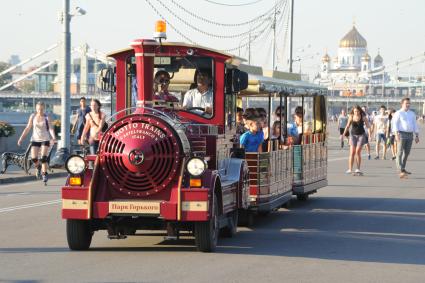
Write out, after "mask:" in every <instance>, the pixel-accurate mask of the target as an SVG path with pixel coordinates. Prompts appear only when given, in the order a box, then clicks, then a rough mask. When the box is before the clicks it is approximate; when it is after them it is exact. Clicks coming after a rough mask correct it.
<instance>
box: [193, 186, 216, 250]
mask: <svg viewBox="0 0 425 283" xmlns="http://www.w3.org/2000/svg"><path fill="white" fill-rule="evenodd" d="M212 205H213V207H212V208H211V212H212V215H211V218H210V220H208V221H205V222H197V223H195V243H196V247H197V248H198V251H201V252H213V251H214V250H215V248H216V247H217V241H218V233H219V229H218V227H219V223H218V205H217V197H216V195H215V194H213V201H212Z"/></svg>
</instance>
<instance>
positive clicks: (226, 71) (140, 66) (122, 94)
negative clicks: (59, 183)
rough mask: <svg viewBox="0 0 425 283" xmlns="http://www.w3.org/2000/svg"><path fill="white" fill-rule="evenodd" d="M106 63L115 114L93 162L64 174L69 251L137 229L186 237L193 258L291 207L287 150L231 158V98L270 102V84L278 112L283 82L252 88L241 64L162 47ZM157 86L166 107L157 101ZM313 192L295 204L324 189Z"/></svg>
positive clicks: (319, 138) (201, 51)
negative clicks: (252, 221)
mask: <svg viewBox="0 0 425 283" xmlns="http://www.w3.org/2000/svg"><path fill="white" fill-rule="evenodd" d="M160 35H161V34H160ZM110 57H113V58H114V59H115V60H116V68H115V70H114V72H113V74H112V75H111V74H109V75H110V78H115V79H114V81H115V82H116V83H114V87H116V106H115V109H116V113H115V114H114V115H113V117H112V118H111V122H109V128H108V129H107V130H106V131H105V132H104V133H103V134H102V137H101V140H100V146H99V151H98V154H97V155H87V156H85V157H80V156H78V155H73V156H71V157H70V158H69V159H68V161H67V164H66V167H67V170H68V171H69V173H70V174H69V177H68V179H67V182H66V184H65V186H64V187H63V188H62V199H63V203H62V217H63V218H64V219H66V220H67V239H68V245H69V247H70V249H73V250H85V249H88V248H89V247H90V244H91V239H92V236H93V233H94V232H95V231H98V230H107V232H108V236H109V238H112V239H114V238H115V239H120V238H125V237H126V236H127V235H134V234H135V232H136V231H137V230H140V229H166V230H167V233H168V236H169V237H176V236H178V233H179V231H190V232H193V235H194V237H195V243H196V246H197V248H198V250H200V251H204V252H209V251H213V250H214V249H215V247H216V245H217V239H218V237H219V234H222V235H227V236H233V235H234V234H235V233H236V228H237V224H238V221H239V220H241V219H239V220H238V215H241V213H242V214H243V215H242V216H246V215H247V212H250V211H256V212H260V213H263V212H264V213H267V212H269V211H271V210H273V209H276V208H279V207H280V206H281V205H283V204H284V203H285V202H287V201H288V200H289V199H290V197H291V195H292V194H293V190H292V187H293V185H294V182H293V169H292V163H293V155H292V149H285V150H277V151H276V152H269V153H246V156H244V157H243V158H237V157H240V156H239V152H238V149H237V146H236V143H237V136H236V127H235V125H236V122H235V117H236V104H237V103H238V98H239V99H240V97H241V96H243V95H244V94H245V95H249V94H252V93H253V92H256V95H258V96H261V95H263V94H265V93H268V96H270V95H269V94H270V93H271V92H272V91H271V90H268V89H267V86H269V85H270V84H271V83H272V84H274V85H275V86H277V87H278V89H275V90H273V92H274V93H280V102H281V104H282V101H287V99H288V94H289V93H290V92H291V88H290V86H291V83H290V82H287V81H284V80H274V81H273V80H272V79H270V80H264V81H262V82H259V81H258V79H259V78H258V77H257V81H255V82H254V84H258V85H259V86H258V88H253V87H252V86H251V87H249V81H248V73H247V72H244V71H242V70H240V69H241V68H240V67H241V66H240V64H241V59H240V58H238V57H235V56H233V55H230V54H226V53H223V52H219V51H216V50H212V49H209V48H203V47H199V46H194V45H189V44H182V43H168V42H161V40H145V39H142V40H136V41H134V42H132V43H131V48H128V49H124V50H121V51H118V52H115V53H112V54H110ZM158 74H160V75H158ZM250 80H251V77H250ZM260 80H261V78H260ZM164 84H168V90H167V97H164V96H160V95H158V94H156V93H155V91H158V88H161V86H163V85H164ZM196 84H197V85H198V88H197V85H196ZM202 84H203V85H204V86H206V87H205V89H204V92H202V88H200V86H201V85H202ZM250 85H251V82H250ZM298 85H300V83H298ZM265 86H266V87H265ZM279 86H281V88H280V89H279ZM107 87H111V85H107ZM292 87H293V89H296V88H297V84H296V83H295V86H294V84H292ZM250 88H251V90H250ZM307 88H310V89H311V90H312V91H311V92H310V91H309V92H308V94H313V92H314V94H315V95H316V96H317V97H319V96H318V92H319V93H320V92H322V91H323V89H321V88H317V87H315V86H313V85H310V84H307V87H306V84H305V85H303V89H307ZM252 89H255V90H254V91H252ZM282 95H283V97H282ZM169 97H171V98H169ZM319 100H320V99H319ZM319 100H317V101H319ZM314 101H316V97H315V98H314ZM320 101H321V100H320ZM319 108H320V107H319ZM319 108H317V109H319ZM322 114H323V113H322ZM285 121H286V120H285ZM320 122H321V129H320V130H319V131H315V132H314V133H313V135H312V138H311V140H313V139H315V140H316V142H318V143H319V142H320V143H322V144H323V146H325V142H324V129H325V118H324V117H322V120H321V121H320ZM314 124H315V125H316V124H318V123H317V121H316V122H315V123H314ZM319 155H320V154H319ZM324 158H325V157H324ZM266 159H267V161H266ZM90 163H91V165H90ZM268 164H273V168H272V167H270V168H267V166H268ZM274 164H281V165H276V166H275V165H274ZM283 164H285V165H284V166H283ZM318 164H319V163H318ZM320 164H321V163H320ZM323 164H324V163H323ZM323 164H322V165H323ZM279 170H280V172H278V171H279ZM325 175H326V174H324V176H322V177H323V178H322V179H321V180H322V181H323V179H326V176H325ZM319 179H320V178H319ZM265 181H267V182H268V183H267V182H265ZM316 181H318V180H316ZM311 183H313V185H312V186H311V184H310V189H309V190H308V191H304V190H303V188H301V193H302V194H305V195H308V194H309V193H312V192H314V191H315V190H316V189H317V188H319V187H321V186H323V185H325V184H324V183H323V182H322V183H320V182H319V183H320V184H319V183H317V184H319V185H316V186H314V183H315V182H313V180H312V182H311ZM298 187H299V183H298ZM298 194H299V193H298ZM248 214H249V213H248Z"/></svg>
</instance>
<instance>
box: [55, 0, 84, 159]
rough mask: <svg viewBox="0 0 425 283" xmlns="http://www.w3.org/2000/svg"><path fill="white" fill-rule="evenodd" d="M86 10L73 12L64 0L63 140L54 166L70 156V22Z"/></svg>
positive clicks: (62, 14)
mask: <svg viewBox="0 0 425 283" xmlns="http://www.w3.org/2000/svg"><path fill="white" fill-rule="evenodd" d="M85 14H86V11H85V10H84V9H82V8H80V7H75V9H74V11H73V12H72V13H70V12H69V0H63V11H62V13H61V14H60V22H61V23H62V52H61V58H60V60H59V62H60V68H59V72H60V82H61V105H62V107H61V140H60V143H59V145H58V150H57V152H56V155H55V157H54V159H53V160H52V166H63V165H64V164H65V161H66V159H67V158H68V156H69V150H70V139H71V137H70V124H71V123H70V115H71V91H70V77H71V32H70V22H71V18H72V17H74V16H82V15H85Z"/></svg>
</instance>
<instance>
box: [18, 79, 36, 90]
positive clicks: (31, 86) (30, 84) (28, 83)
mask: <svg viewBox="0 0 425 283" xmlns="http://www.w3.org/2000/svg"><path fill="white" fill-rule="evenodd" d="M17 88H18V89H19V90H21V91H22V92H24V93H31V92H32V91H34V90H35V81H34V80H33V79H32V80H24V81H23V82H21V83H20V84H19V87H17Z"/></svg>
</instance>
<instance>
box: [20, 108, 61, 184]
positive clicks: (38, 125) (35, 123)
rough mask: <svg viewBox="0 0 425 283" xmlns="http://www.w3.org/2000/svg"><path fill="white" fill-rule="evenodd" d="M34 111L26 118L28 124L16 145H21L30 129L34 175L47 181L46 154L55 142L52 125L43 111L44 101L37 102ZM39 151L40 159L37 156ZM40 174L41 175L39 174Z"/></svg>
mask: <svg viewBox="0 0 425 283" xmlns="http://www.w3.org/2000/svg"><path fill="white" fill-rule="evenodd" d="M35 109H36V113H34V114H32V115H31V116H30V118H29V120H28V124H27V126H26V127H25V129H24V131H23V132H22V135H21V137H20V138H19V140H18V145H19V146H21V144H22V142H23V141H24V139H25V137H26V136H27V134H28V133H29V132H30V131H31V129H32V137H31V160H32V162H33V163H34V166H35V168H36V173H35V175H36V177H37V178H40V177H41V178H42V179H43V182H45V183H46V182H47V179H48V178H47V165H48V160H47V155H48V150H49V146H50V145H52V144H54V143H56V137H55V131H54V127H53V126H52V124H51V123H50V120H49V117H48V116H47V114H46V113H45V112H44V103H43V102H37V104H36V106H35ZM40 153H41V159H40V160H39V159H38V156H39V155H40ZM40 163H41V164H40ZM40 175H41V176H40Z"/></svg>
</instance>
